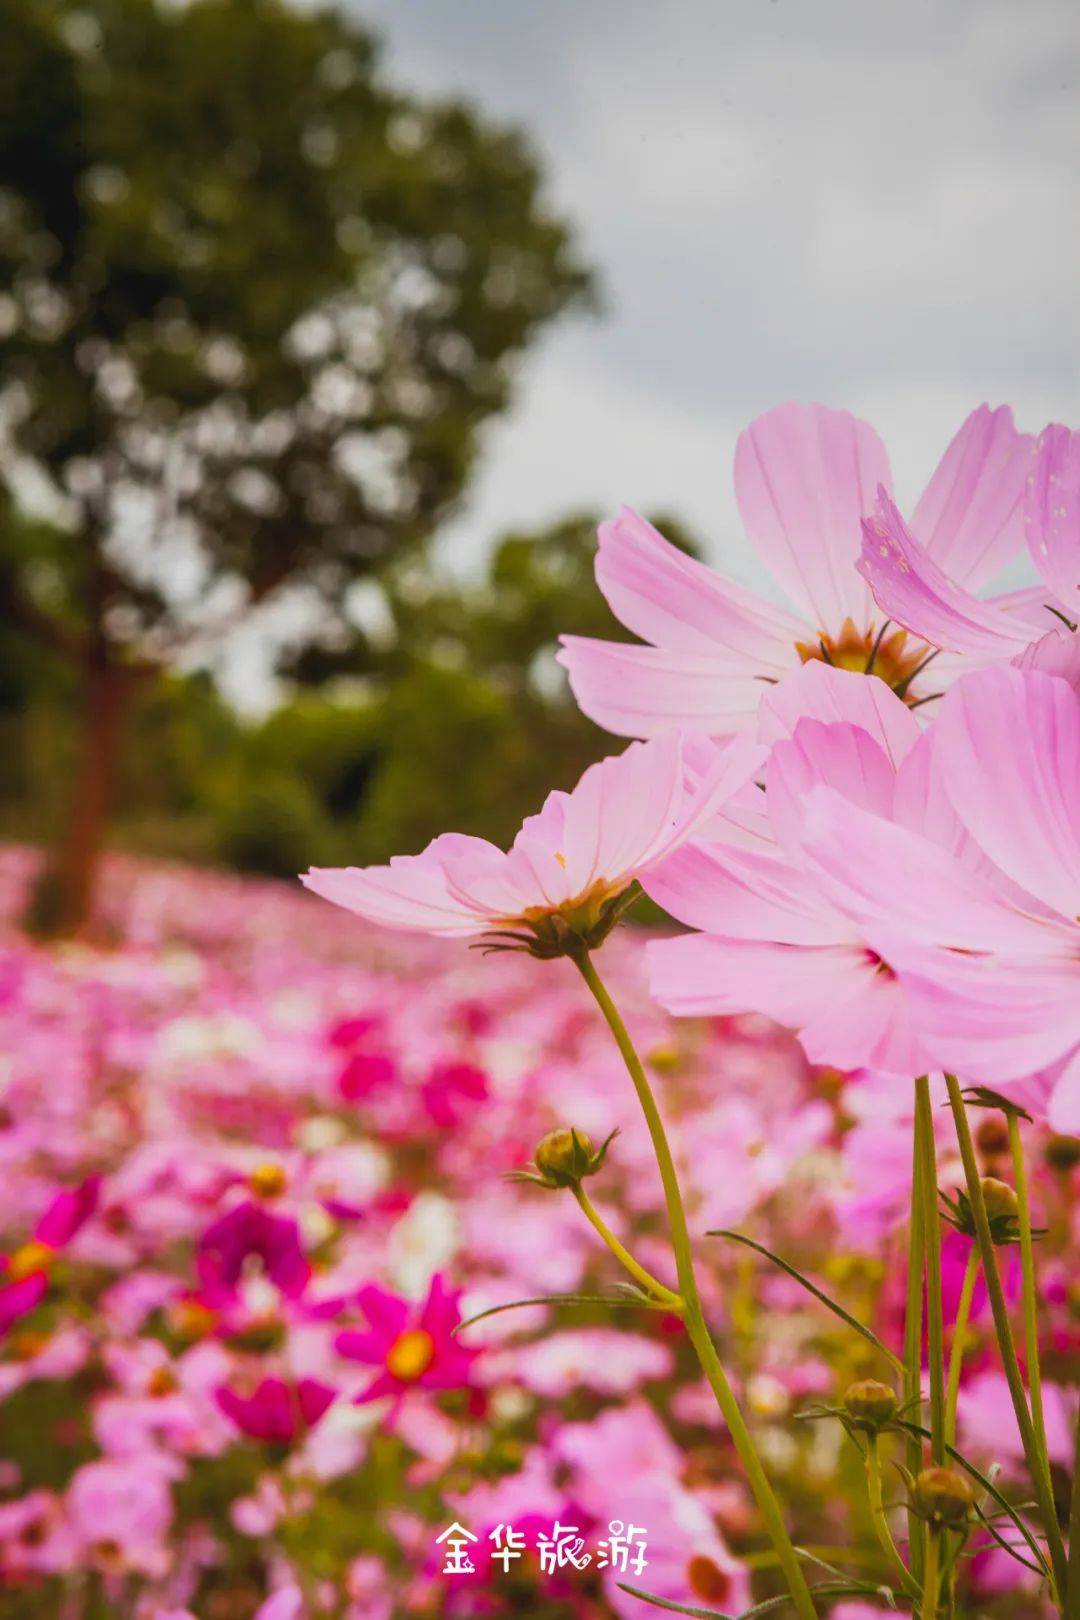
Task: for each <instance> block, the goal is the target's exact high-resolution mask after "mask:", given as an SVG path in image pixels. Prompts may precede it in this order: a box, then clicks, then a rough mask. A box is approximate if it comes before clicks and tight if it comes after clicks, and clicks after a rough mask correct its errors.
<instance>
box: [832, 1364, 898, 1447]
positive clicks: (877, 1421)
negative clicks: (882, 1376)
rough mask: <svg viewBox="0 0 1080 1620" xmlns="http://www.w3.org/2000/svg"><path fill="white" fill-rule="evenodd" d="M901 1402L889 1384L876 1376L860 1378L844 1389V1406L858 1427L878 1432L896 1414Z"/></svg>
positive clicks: (870, 1432)
mask: <svg viewBox="0 0 1080 1620" xmlns="http://www.w3.org/2000/svg"><path fill="white" fill-rule="evenodd" d="M898 1405H899V1402H898V1401H897V1399H896V1395H895V1393H894V1392H893V1390H891V1389H890V1388H889V1386H888V1384H882V1383H881V1382H880V1381H879V1380H878V1379H876V1378H860V1379H859V1381H858V1382H857V1383H855V1384H849V1385H848V1387H847V1389H846V1390H845V1391H844V1407H845V1409H846V1411H847V1414H848V1417H849V1418H851V1420H852V1422H853V1423H854V1424H855V1425H856V1427H857V1428H859V1429H863V1430H865V1432H866V1433H867V1434H876V1433H877V1432H878V1430H879V1429H883V1428H884V1427H885V1425H886V1424H887V1423H891V1422H892V1420H893V1418H894V1417H895V1416H896V1410H897V1406H898Z"/></svg>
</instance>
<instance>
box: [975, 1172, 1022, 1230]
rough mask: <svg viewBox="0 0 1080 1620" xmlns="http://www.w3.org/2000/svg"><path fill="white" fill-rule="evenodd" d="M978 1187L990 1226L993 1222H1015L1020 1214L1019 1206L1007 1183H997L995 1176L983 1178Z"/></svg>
mask: <svg viewBox="0 0 1080 1620" xmlns="http://www.w3.org/2000/svg"><path fill="white" fill-rule="evenodd" d="M980 1185H981V1186H982V1195H983V1203H984V1204H985V1205H986V1216H987V1219H988V1220H989V1222H990V1224H991V1226H993V1224H994V1222H995V1221H1000V1220H1006V1221H1015V1220H1016V1218H1017V1216H1018V1215H1019V1213H1020V1205H1019V1203H1018V1202H1017V1199H1016V1194H1015V1192H1014V1191H1013V1189H1012V1188H1011V1187H1010V1186H1009V1184H1008V1182H1007V1181H998V1179H997V1177H996V1176H983V1178H982V1182H981V1183H980Z"/></svg>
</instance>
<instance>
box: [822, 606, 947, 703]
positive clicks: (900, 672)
mask: <svg viewBox="0 0 1080 1620" xmlns="http://www.w3.org/2000/svg"><path fill="white" fill-rule="evenodd" d="M878 632H879V627H878V626H875V625H870V627H869V628H868V629H866V630H857V629H856V627H855V621H854V620H853V619H845V620H844V622H843V624H842V625H841V627H840V634H839V635H838V636H827V635H825V633H824V632H822V634H821V636H820V638H819V639H818V640H817V641H816V642H809V641H797V642H796V643H795V651H796V652H797V653H798V655H799V657H800V658H801V659H802V661H803V663H804V664H809V663H811V662H813V661H814V660H815V659H817V660H819V661H820V662H821V663H825V664H832V665H834V666H835V668H837V669H850V670H854V671H855V673H856V674H858V675H868V674H869V675H876V676H877V677H878V679H879V680H882V681H884V682H885V685H886V686H891V687H892V689H893V691H894V692H899V693H900V695H901V696H902V697H904V698H905V699H908V689H907V685H906V683H907V682H909V681H910V680H911V678H912V676H913V675H914V673H915V671H916V669H917V668H918V666H919V665H920V664H921V663H922V661H923V659H924V658H925V657H926V655H927V650H928V649H927V648H926V647H924V646H923V644H922V643H921V642H918V641H917V642H916V643H915V644H914V646H911V647H909V646H908V645H907V640H908V635H907V631H906V630H892V631H890V633H889V634H888V635H885V636H882V637H881V639H880V641H879V640H878V639H877V637H878ZM875 642H876V646H875ZM908 700H909V701H910V699H908Z"/></svg>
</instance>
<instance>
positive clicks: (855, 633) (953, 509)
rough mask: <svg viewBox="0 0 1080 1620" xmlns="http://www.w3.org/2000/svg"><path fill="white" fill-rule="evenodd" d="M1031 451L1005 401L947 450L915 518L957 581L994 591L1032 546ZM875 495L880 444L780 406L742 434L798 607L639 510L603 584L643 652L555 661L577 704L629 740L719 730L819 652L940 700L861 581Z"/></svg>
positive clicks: (911, 646) (762, 535)
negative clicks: (719, 564) (1021, 551)
mask: <svg viewBox="0 0 1080 1620" xmlns="http://www.w3.org/2000/svg"><path fill="white" fill-rule="evenodd" d="M1031 445H1032V440H1031V438H1030V437H1029V436H1028V435H1025V434H1020V433H1018V432H1017V431H1016V429H1015V427H1014V426H1013V420H1012V412H1011V411H1010V410H1009V408H1008V407H1007V406H1002V407H1001V408H1000V409H998V410H993V411H992V410H990V408H989V407H988V406H986V405H983V406H980V407H979V409H978V410H976V411H973V412H972V414H971V415H970V416H969V417H968V418H967V420H966V421H965V422H964V423H963V424H962V426H961V427H960V429H959V431H958V432H957V434H956V436H955V438H954V439H953V440H952V443H951V444H950V445H949V447H948V449H947V450H946V451H945V454H944V456H943V457H942V459H941V462H940V464H939V465H938V467H937V470H936V471H935V472H934V474H933V476H932V478H931V479H930V482H929V484H928V485H927V487H926V489H925V491H924V493H923V495H922V497H921V498H920V500H919V502H918V504H917V505H916V507H915V513H914V518H913V522H914V525H915V528H916V531H917V532H918V533H920V534H922V535H924V536H925V537H926V543H927V547H928V550H929V552H930V554H931V555H932V556H933V557H934V558H936V559H937V562H938V564H939V565H940V566H941V567H942V568H947V569H949V570H950V571H951V572H952V573H953V574H954V576H955V577H956V578H957V579H959V580H962V581H964V582H965V583H969V584H972V585H976V584H981V583H983V582H984V581H985V580H987V579H989V578H990V577H991V576H992V575H993V574H994V573H995V572H996V571H997V569H998V568H999V567H1000V566H1001V565H1002V564H1003V563H1004V562H1007V561H1008V559H1009V558H1010V557H1011V555H1012V554H1013V552H1014V551H1016V550H1017V549H1018V548H1019V546H1020V545H1021V543H1022V540H1023V529H1022V513H1021V502H1022V496H1023V490H1024V480H1025V476H1026V472H1027V466H1028V462H1029V459H1030V453H1031ZM879 487H882V488H884V489H885V490H886V491H887V490H888V489H889V487H890V476H889V463H888V457H887V455H886V452H885V447H884V445H883V444H882V442H881V440H880V439H879V438H878V436H877V434H876V433H875V432H874V429H873V428H872V427H871V426H870V425H869V424H868V423H866V422H862V421H859V420H858V419H857V418H856V417H853V416H850V415H849V414H848V413H847V412H846V411H833V410H827V409H826V408H825V407H824V406H822V405H795V404H789V405H781V406H778V407H777V408H776V409H775V410H772V411H769V412H768V413H767V414H766V415H764V416H762V417H759V418H758V420H757V421H756V422H753V423H752V424H751V426H750V427H749V428H747V430H746V431H745V433H743V434H742V436H741V437H740V439H739V442H738V445H737V447H736V452H735V494H736V498H737V500H738V504H739V510H740V512H741V514H742V519H743V524H744V526H745V528H746V531H747V534H748V535H749V537H750V539H751V540H752V542H753V544H754V546H755V548H756V549H757V551H758V554H759V555H760V557H761V558H762V560H763V562H764V563H765V564H766V566H767V567H768V569H769V571H770V572H771V573H772V575H773V577H774V578H775V579H776V581H777V583H778V584H779V585H780V586H781V587H782V588H783V590H784V591H785V592H786V594H787V596H788V598H789V600H790V601H791V602H792V604H793V606H794V611H789V610H788V609H785V608H781V607H777V606H775V605H773V604H772V603H771V602H768V601H766V600H765V599H764V598H762V597H759V596H757V595H755V594H754V593H753V592H751V591H748V590H747V589H745V587H743V586H740V585H735V584H733V583H732V582H731V581H730V580H728V579H725V578H723V577H722V576H721V575H719V574H716V573H714V572H713V571H712V569H710V568H707V567H706V566H705V565H704V564H702V563H699V562H697V561H695V560H694V559H692V558H689V557H687V556H686V555H685V554H684V553H683V552H681V551H679V550H678V549H677V548H676V547H675V546H672V545H670V544H669V543H668V542H667V541H666V540H664V539H663V537H662V536H661V535H659V534H658V533H657V532H656V530H655V529H654V528H652V526H651V525H650V524H648V523H646V522H645V520H644V519H643V518H641V517H639V516H638V515H637V513H635V512H632V511H629V510H624V511H623V512H622V513H621V514H620V516H619V517H618V518H617V519H616V520H615V521H614V522H613V523H607V524H604V525H603V526H602V527H601V529H600V550H599V553H598V556H597V563H596V577H597V583H598V584H599V586H600V589H601V591H602V592H603V593H604V595H605V597H606V598H607V601H608V603H609V605H610V607H611V609H612V611H613V612H614V614H615V616H616V618H618V619H619V620H620V621H621V622H622V623H623V624H624V625H625V626H626V627H627V629H628V630H631V631H633V632H634V634H635V635H638V636H640V637H641V638H642V640H643V641H644V642H646V643H647V645H645V646H640V645H624V644H621V643H616V642H606V641H596V640H592V639H588V638H582V637H577V636H566V637H564V638H563V651H562V653H561V655H560V657H561V661H562V662H563V664H564V665H565V666H566V668H567V669H568V671H569V673H570V684H571V687H572V688H573V691H574V696H575V697H576V698H577V701H578V704H579V705H580V707H581V708H582V709H583V710H584V712H585V713H586V714H587V715H588V716H589V717H590V719H593V720H596V721H597V722H598V724H600V725H602V726H604V727H605V728H606V729H607V730H608V731H613V732H615V733H616V734H617V735H619V736H629V737H651V736H656V735H657V734H659V733H662V732H665V731H668V730H670V729H671V728H673V727H676V726H693V727H695V728H696V729H699V730H702V731H707V732H709V733H711V734H712V735H714V736H723V735H727V734H729V733H731V732H736V731H738V730H740V729H741V728H742V727H744V726H746V725H748V724H751V723H752V722H753V719H754V717H755V715H756V714H757V711H758V706H759V703H760V701H761V697H762V693H763V688H765V689H767V685H768V683H769V682H773V681H777V680H780V679H782V678H783V676H784V675H785V674H787V673H788V672H789V671H790V670H792V669H797V668H798V666H799V664H800V662H803V661H805V660H807V659H817V658H823V659H826V660H827V661H829V662H832V663H834V664H837V665H839V666H840V667H842V668H846V669H853V670H860V671H861V670H864V669H866V668H868V667H870V666H871V664H872V667H873V668H874V669H875V670H876V672H877V673H878V674H879V675H880V676H882V677H883V678H884V679H885V680H886V681H888V683H889V684H890V685H892V686H895V687H897V688H898V689H901V690H902V691H904V693H905V694H906V695H907V696H908V697H909V699H910V700H912V701H914V700H916V699H918V698H920V697H922V696H925V695H927V694H928V693H929V692H931V691H934V690H936V689H937V685H936V678H935V684H934V685H930V684H929V681H928V679H927V678H926V677H921V676H920V675H919V674H918V673H917V672H918V668H919V666H920V665H921V664H922V662H923V660H924V658H925V657H926V655H927V652H928V649H927V648H926V647H925V646H923V645H920V644H918V643H912V642H911V641H909V640H907V639H906V638H905V635H904V634H903V633H898V632H893V633H892V634H883V632H884V631H885V623H886V621H885V616H884V615H883V614H882V613H881V612H880V611H879V610H878V608H877V607H876V605H875V603H874V600H873V598H872V596H871V594H870V591H869V589H868V587H867V584H866V581H865V580H864V579H863V578H862V577H861V576H860V575H859V574H858V573H857V572H856V568H855V564H856V561H857V559H858V557H859V553H860V546H861V541H862V529H861V523H862V519H863V518H864V517H866V516H868V515H869V513H870V512H871V511H872V509H873V505H874V499H875V496H876V493H877V490H878V488H879ZM879 635H881V636H882V639H881V640H880V642H878V637H879ZM1027 639H1030V637H1028V638H1027Z"/></svg>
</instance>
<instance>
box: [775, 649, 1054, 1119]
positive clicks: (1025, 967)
mask: <svg viewBox="0 0 1080 1620" xmlns="http://www.w3.org/2000/svg"><path fill="white" fill-rule="evenodd" d="M933 745H934V758H935V761H936V764H937V769H938V772H939V774H940V779H941V781H942V783H943V784H944V791H945V794H946V796H947V799H948V804H949V808H950V810H951V813H952V815H953V816H954V818H955V822H956V824H957V826H959V828H960V829H961V834H962V837H963V838H965V839H966V840H968V841H969V844H970V845H971V846H974V848H975V849H977V850H978V851H979V852H980V856H981V860H982V866H981V867H975V866H973V865H972V864H971V862H970V860H968V861H965V860H964V859H963V858H962V856H963V854H964V847H963V845H961V847H960V848H959V850H958V849H957V848H956V847H955V846H954V848H952V849H949V848H948V847H946V846H945V845H944V844H943V843H942V842H940V841H938V842H931V841H930V839H929V838H928V837H927V836H925V829H922V830H917V829H913V828H912V827H911V826H903V825H900V824H899V823H898V822H896V821H893V822H890V821H888V820H886V819H884V818H882V817H881V816H878V815H873V814H867V813H866V811H865V810H864V809H863V808H857V807H856V806H854V805H853V804H851V803H850V802H843V801H841V800H840V799H839V798H838V797H837V796H836V795H835V794H834V793H830V792H829V791H828V790H827V789H823V788H820V787H819V788H817V789H816V791H814V792H812V793H811V794H810V796H809V798H808V800H807V802H806V807H805V824H804V834H803V848H804V850H805V851H806V852H807V854H808V856H809V857H810V858H811V860H812V861H813V862H814V864H815V867H816V871H817V875H818V879H819V881H820V882H821V884H822V885H823V886H824V888H825V889H827V891H828V892H829V893H830V895H831V896H832V898H833V899H834V900H835V901H836V903H837V904H838V905H839V906H840V907H841V908H842V909H844V910H845V912H846V913H847V914H848V915H850V916H852V917H853V918H856V919H858V923H859V926H860V927H861V928H862V929H863V930H864V931H865V933H866V937H867V938H868V940H871V941H873V943H874V945H875V946H876V948H877V949H878V950H879V951H880V953H881V955H882V958H883V959H884V960H887V961H888V963H889V965H890V969H891V970H892V971H893V972H894V973H895V974H896V975H897V977H898V979H899V981H900V982H902V984H903V989H904V994H905V997H906V1001H907V1005H908V1008H909V1011H910V1014H911V1017H912V1020H913V1023H914V1025H915V1026H916V1027H917V1029H918V1032H919V1038H920V1040H921V1041H923V1042H924V1043H925V1045H926V1047H927V1049H928V1051H930V1052H932V1053H934V1054H935V1056H936V1061H937V1063H938V1064H940V1065H943V1066H944V1067H946V1068H948V1069H951V1070H954V1071H955V1072H957V1073H959V1074H960V1075H962V1076H967V1077H969V1078H970V1079H971V1080H973V1081H975V1082H977V1083H979V1084H986V1085H990V1086H992V1087H1002V1088H1007V1087H1009V1086H1010V1085H1011V1084H1013V1083H1015V1082H1018V1081H1023V1082H1025V1088H1024V1095H1025V1101H1027V1100H1030V1099H1031V1097H1032V1095H1033V1092H1037V1090H1038V1088H1037V1087H1032V1085H1031V1084H1030V1077H1032V1076H1041V1077H1042V1079H1043V1080H1044V1082H1046V1090H1047V1092H1048V1094H1049V1098H1050V1100H1049V1103H1048V1108H1047V1115H1048V1118H1049V1120H1050V1123H1051V1124H1052V1125H1053V1127H1054V1128H1055V1129H1057V1130H1060V1131H1066V1132H1069V1131H1080V921H1078V919H1080V821H1078V818H1077V814H1076V806H1077V803H1078V802H1080V799H1078V790H1080V694H1077V693H1076V692H1075V691H1074V690H1073V689H1072V687H1071V686H1070V685H1068V684H1067V683H1066V682H1065V681H1063V680H1060V679H1058V678H1056V677H1054V676H1049V675H1045V674H1042V673H1040V672H1038V671H1022V670H1018V669H1010V668H1008V667H1007V666H1001V667H997V668H992V669H987V670H984V671H981V672H979V673H977V674H974V675H969V676H967V677H966V678H965V679H964V680H963V681H962V682H961V683H960V684H959V685H958V686H957V687H956V689H955V691H953V692H951V693H950V694H949V696H948V697H947V699H946V701H945V703H944V705H943V708H942V712H941V717H940V719H939V721H938V722H937V725H936V727H935V736H934V738H933Z"/></svg>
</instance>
